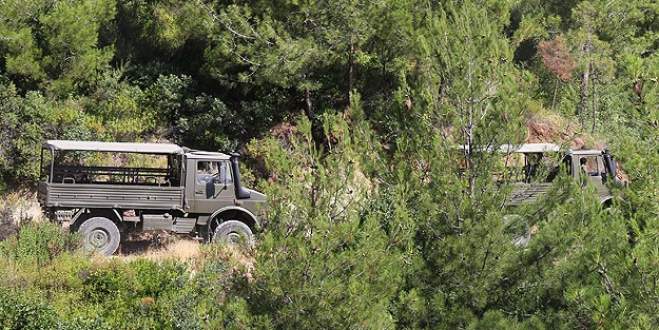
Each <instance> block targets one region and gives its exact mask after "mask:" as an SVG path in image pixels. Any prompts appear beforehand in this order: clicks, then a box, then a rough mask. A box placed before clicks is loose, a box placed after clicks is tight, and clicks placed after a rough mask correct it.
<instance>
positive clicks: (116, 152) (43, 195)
mask: <svg viewBox="0 0 659 330" xmlns="http://www.w3.org/2000/svg"><path fill="white" fill-rule="evenodd" d="M135 155H139V156H135ZM140 157H141V158H140ZM108 159H109V160H110V161H109V162H110V163H112V162H113V161H114V163H120V164H121V165H115V166H112V165H111V164H110V165H108V164H107V163H108ZM135 159H138V161H135ZM103 160H105V161H103ZM131 161H132V163H138V164H139V166H138V165H126V163H129V164H131ZM41 177H42V180H41V182H40V183H39V188H38V199H39V203H40V205H41V207H42V209H43V210H44V212H45V214H46V215H47V216H48V217H49V218H50V219H52V220H53V221H57V222H59V223H62V224H63V225H65V226H68V227H69V228H70V229H71V230H72V231H77V232H79V233H80V234H81V236H82V239H83V242H84V247H85V249H87V250H89V251H94V252H98V253H100V254H104V255H111V254H113V253H114V252H115V251H116V250H117V249H118V247H119V243H120V240H121V236H122V235H126V234H128V233H130V232H135V231H169V232H174V233H180V234H191V235H194V236H195V237H197V238H199V239H203V240H206V241H225V242H228V243H237V244H252V243H253V240H254V237H253V233H254V232H255V231H256V230H258V228H259V218H260V217H261V216H260V215H261V214H262V213H263V212H264V210H265V204H266V197H265V195H263V194H261V193H259V192H257V191H255V190H251V189H247V188H245V187H243V186H242V185H241V180H240V171H239V166H238V155H236V154H233V155H227V154H223V153H218V152H205V151H198V150H192V149H188V148H185V147H181V146H178V145H175V144H161V143H110V142H94V141H64V140H49V141H46V142H45V143H44V144H43V148H42V152H41Z"/></svg>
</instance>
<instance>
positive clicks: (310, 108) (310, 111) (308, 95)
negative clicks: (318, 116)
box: [304, 88, 315, 122]
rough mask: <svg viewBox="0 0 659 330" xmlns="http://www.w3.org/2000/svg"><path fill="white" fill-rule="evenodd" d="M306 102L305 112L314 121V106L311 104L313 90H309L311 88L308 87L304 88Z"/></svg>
mask: <svg viewBox="0 0 659 330" xmlns="http://www.w3.org/2000/svg"><path fill="white" fill-rule="evenodd" d="M304 103H305V105H306V108H305V109H304V113H305V114H306V115H307V118H309V120H310V121H311V122H313V120H314V117H315V116H314V112H313V106H312V104H311V91H310V90H309V88H306V89H305V90H304Z"/></svg>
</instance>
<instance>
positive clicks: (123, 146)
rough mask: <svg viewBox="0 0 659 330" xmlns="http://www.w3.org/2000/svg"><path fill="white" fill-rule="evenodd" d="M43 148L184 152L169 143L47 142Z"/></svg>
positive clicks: (150, 152) (149, 152)
mask: <svg viewBox="0 0 659 330" xmlns="http://www.w3.org/2000/svg"><path fill="white" fill-rule="evenodd" d="M43 147H44V148H48V149H51V150H75V151H98V152H129V153H141V154H183V153H184V152H185V149H184V148H183V147H180V146H178V145H176V144H171V143H129V142H98V141H67V140H48V141H46V142H45V143H44V144H43Z"/></svg>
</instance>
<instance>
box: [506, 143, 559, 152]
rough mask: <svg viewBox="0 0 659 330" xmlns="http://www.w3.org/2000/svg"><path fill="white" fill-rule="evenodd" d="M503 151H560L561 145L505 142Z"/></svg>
mask: <svg viewBox="0 0 659 330" xmlns="http://www.w3.org/2000/svg"><path fill="white" fill-rule="evenodd" d="M500 150H501V152H517V153H522V154H530V153H543V152H558V151H560V150H561V147H560V146H558V145H556V144H553V143H524V144H520V145H512V144H504V145H502V146H501V148H500Z"/></svg>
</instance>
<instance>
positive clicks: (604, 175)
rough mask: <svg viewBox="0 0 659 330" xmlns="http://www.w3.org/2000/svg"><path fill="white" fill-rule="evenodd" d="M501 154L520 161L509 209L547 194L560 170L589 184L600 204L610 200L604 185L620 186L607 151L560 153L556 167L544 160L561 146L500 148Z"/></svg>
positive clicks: (537, 145)
mask: <svg viewBox="0 0 659 330" xmlns="http://www.w3.org/2000/svg"><path fill="white" fill-rule="evenodd" d="M500 151H501V152H503V153H505V154H507V155H511V154H517V155H521V156H522V161H523V172H522V178H521V180H518V181H517V182H515V183H514V185H513V190H512V193H511V195H510V197H509V199H508V201H507V205H509V206H518V205H521V204H523V203H530V202H533V201H535V200H537V199H538V197H540V196H542V195H544V194H545V193H547V191H549V189H550V187H551V184H552V181H553V180H554V178H556V176H557V175H558V172H559V170H560V168H561V167H563V168H565V169H566V170H567V171H568V174H569V175H570V176H572V177H573V178H574V179H575V180H581V181H583V182H582V184H583V185H584V186H585V185H586V184H592V185H593V186H594V187H595V189H596V190H597V193H598V194H599V198H600V203H602V204H603V205H609V204H610V203H611V200H612V197H613V196H612V195H611V191H610V189H609V187H608V186H607V183H608V182H610V183H613V184H621V183H622V182H621V181H620V179H619V178H618V168H617V163H616V161H615V159H614V158H613V156H612V155H611V154H610V153H609V152H608V151H607V150H597V149H589V150H567V151H564V152H562V157H561V158H560V162H559V163H558V164H556V163H553V161H552V158H551V157H547V155H548V154H557V153H560V152H561V148H560V146H558V145H555V144H550V143H530V144H522V145H518V146H513V145H503V146H501V148H500ZM561 165H562V166H561Z"/></svg>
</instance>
